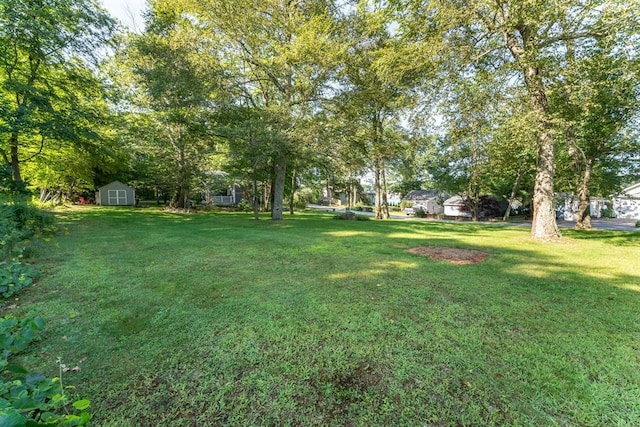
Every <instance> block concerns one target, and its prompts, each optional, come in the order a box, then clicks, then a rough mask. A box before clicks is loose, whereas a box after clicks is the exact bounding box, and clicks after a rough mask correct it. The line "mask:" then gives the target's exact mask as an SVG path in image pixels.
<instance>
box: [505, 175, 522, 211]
mask: <svg viewBox="0 0 640 427" xmlns="http://www.w3.org/2000/svg"><path fill="white" fill-rule="evenodd" d="M523 175H524V169H520V170H519V171H518V176H516V182H514V183H513V187H512V188H511V195H510V196H509V205H508V206H507V210H506V211H505V213H504V217H502V220H503V221H505V222H506V221H509V215H510V214H511V206H513V202H515V201H516V194H517V193H518V188H520V181H521V180H522V176H523Z"/></svg>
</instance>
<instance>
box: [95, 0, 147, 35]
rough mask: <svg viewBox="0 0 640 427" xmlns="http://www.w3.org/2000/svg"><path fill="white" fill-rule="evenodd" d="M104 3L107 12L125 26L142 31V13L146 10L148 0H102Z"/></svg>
mask: <svg viewBox="0 0 640 427" xmlns="http://www.w3.org/2000/svg"><path fill="white" fill-rule="evenodd" d="M102 3H103V4H104V7H105V8H106V9H107V11H108V12H109V13H110V14H111V15H112V16H113V17H115V18H117V19H118V20H119V21H120V22H122V23H123V24H124V25H126V26H127V27H129V28H130V29H132V30H134V31H141V30H142V28H143V26H144V19H143V18H142V13H143V12H144V10H145V9H146V6H147V0H102Z"/></svg>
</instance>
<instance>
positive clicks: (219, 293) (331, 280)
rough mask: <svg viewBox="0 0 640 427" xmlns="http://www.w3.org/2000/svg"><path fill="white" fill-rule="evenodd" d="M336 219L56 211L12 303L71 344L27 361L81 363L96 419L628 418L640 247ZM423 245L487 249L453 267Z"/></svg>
mask: <svg viewBox="0 0 640 427" xmlns="http://www.w3.org/2000/svg"><path fill="white" fill-rule="evenodd" d="M96 211H97V212H96ZM332 216H333V215H332V214H307V213H304V214H300V215H298V214H296V215H294V216H293V217H289V216H288V217H287V220H285V221H284V222H275V223H274V222H271V221H253V220H252V219H251V215H250V214H246V213H212V214H195V215H191V216H187V215H175V214H168V213H164V212H157V211H154V210H146V209H143V210H136V209H111V208H109V209H106V210H102V209H95V211H94V210H88V211H86V212H78V213H75V212H71V213H68V214H66V213H65V214H62V215H61V219H62V221H65V220H67V218H71V219H73V223H70V228H71V237H69V241H67V242H65V241H62V243H61V251H62V252H61V253H60V255H58V258H57V259H53V260H52V262H56V263H59V265H57V266H56V267H55V268H56V271H52V275H51V277H45V278H44V279H43V280H42V281H41V283H40V284H39V285H38V286H37V287H36V288H34V289H30V290H28V291H27V292H28V293H27V294H26V297H25V298H24V300H23V304H28V303H31V304H35V305H36V306H38V307H39V308H40V309H42V310H43V311H45V314H46V315H47V317H48V318H50V319H53V320H52V322H51V332H50V336H51V337H55V336H64V337H66V339H62V340H57V341H56V340H49V339H47V340H46V342H43V343H42V348H41V349H40V350H41V353H38V354H37V355H35V356H37V357H44V356H40V355H42V354H45V355H49V354H56V355H57V354H65V355H68V356H67V357H70V358H74V357H75V358H76V360H81V359H82V358H83V357H87V356H88V361H87V363H86V365H85V366H83V369H82V371H81V372H79V373H77V374H75V375H77V376H76V377H74V378H73V380H77V381H74V382H76V383H77V384H76V385H77V386H78V387H79V389H80V390H82V391H86V392H87V393H88V395H87V397H88V398H90V399H91V401H92V407H95V408H96V409H95V410H96V413H95V417H94V421H95V422H96V425H194V424H197V425H280V424H291V425H505V424H510V425H550V424H575V425H607V424H615V422H614V421H617V422H618V424H628V425H633V424H634V421H636V420H638V419H640V414H639V412H638V409H637V401H638V400H637V398H638V390H639V389H640V388H639V385H640V373H639V372H638V370H637V351H638V347H637V336H638V333H639V332H640V331H639V330H638V325H639V324H640V315H639V314H638V310H637V307H638V304H639V303H640V293H639V292H638V290H637V289H636V288H634V287H633V286H634V285H635V284H637V283H640V268H637V262H638V261H637V260H638V259H639V255H640V253H639V252H638V250H637V249H636V248H635V247H633V246H635V244H630V245H627V246H625V247H624V248H620V249H616V248H615V246H612V245H609V244H608V242H609V241H615V239H618V238H623V239H626V238H627V237H625V234H624V233H618V232H613V233H610V234H609V233H607V234H605V235H602V234H601V233H598V234H597V235H596V234H595V233H594V235H593V236H591V235H590V234H589V235H588V236H587V238H581V237H580V236H582V234H580V233H575V234H577V235H574V233H567V234H568V235H569V238H567V239H565V240H563V241H562V242H559V243H551V244H542V243H538V242H534V241H532V240H530V239H529V238H528V230H523V229H520V228H515V227H514V228H505V227H492V226H483V225H479V224H468V223H454V224H451V223H435V222H415V223H413V222H404V221H384V222H375V221H368V222H357V221H337V220H332V219H330V218H331V217H332ZM103 230H108V233H101V231H103ZM131 236H133V238H132V237H131ZM598 236H600V237H601V238H598ZM72 239H73V240H72ZM629 241H631V242H634V241H635V239H634V238H629ZM599 242H604V243H606V245H600V244H599ZM415 246H449V247H458V248H467V249H476V250H481V251H484V252H487V253H489V254H490V256H489V258H488V259H487V260H486V261H485V262H483V263H481V264H475V265H450V264H447V263H444V262H437V261H432V260H430V259H428V258H424V257H421V256H419V255H412V254H409V253H407V252H406V250H407V249H409V248H411V247H415ZM603 246H605V247H604V248H603ZM634 262H635V263H636V264H633V263H634ZM71 310H78V311H80V313H79V315H78V316H74V317H73V318H70V316H69V315H68V313H69V312H71ZM603 402H604V403H603Z"/></svg>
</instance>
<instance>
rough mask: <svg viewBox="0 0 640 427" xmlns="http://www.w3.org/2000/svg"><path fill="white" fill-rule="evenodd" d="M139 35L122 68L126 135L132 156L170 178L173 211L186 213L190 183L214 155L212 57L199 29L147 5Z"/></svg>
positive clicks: (215, 84) (174, 14)
mask: <svg viewBox="0 0 640 427" xmlns="http://www.w3.org/2000/svg"><path fill="white" fill-rule="evenodd" d="M151 6H152V7H151V10H150V11H149V13H148V17H147V25H146V30H145V33H144V34H141V35H131V36H130V41H129V49H128V51H127V52H126V55H125V63H126V64H127V65H128V67H129V68H130V69H131V77H132V82H131V84H132V88H133V89H134V91H135V92H136V93H137V96H135V97H134V100H133V102H134V103H135V106H136V107H137V109H138V111H137V112H135V113H133V117H132V118H133V120H131V121H130V122H131V126H130V128H129V130H130V131H132V132H134V133H135V134H136V136H137V138H135V143H134V144H135V146H134V147H133V148H134V149H135V150H138V151H141V152H143V153H146V155H147V156H148V157H149V158H150V159H152V161H153V163H155V167H156V168H162V170H163V174H164V175H166V177H168V178H170V182H169V184H170V187H171V192H172V196H171V202H170V205H171V206H172V207H174V208H188V206H189V198H190V193H191V190H192V187H193V185H194V181H195V179H196V177H197V176H199V173H200V171H201V169H202V166H203V163H204V162H205V161H206V159H207V156H208V155H209V154H211V153H213V152H214V149H215V138H214V137H213V136H212V135H211V132H210V131H211V127H212V125H213V123H212V121H213V120H214V114H213V112H214V110H215V109H216V107H217V105H218V104H219V102H220V100H219V99H218V98H217V96H218V92H217V87H218V82H217V79H216V76H217V75H218V74H217V73H218V66H217V62H216V61H215V59H216V57H215V56H212V55H206V54H202V53H201V52H207V50H209V49H211V48H212V47H211V46H210V45H209V44H208V42H209V40H207V39H200V38H199V37H198V35H199V32H198V31H199V29H198V28H197V27H196V26H195V25H193V22H192V21H191V20H189V19H188V18H187V17H185V16H182V15H181V14H180V13H179V11H178V10H176V9H175V8H169V7H167V5H166V4H162V5H160V4H156V3H152V5H151Z"/></svg>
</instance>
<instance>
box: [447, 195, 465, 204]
mask: <svg viewBox="0 0 640 427" xmlns="http://www.w3.org/2000/svg"><path fill="white" fill-rule="evenodd" d="M463 204H464V199H463V198H462V197H461V196H453V197H451V198H449V199H447V200H445V201H444V205H445V206H461V205H463Z"/></svg>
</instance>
